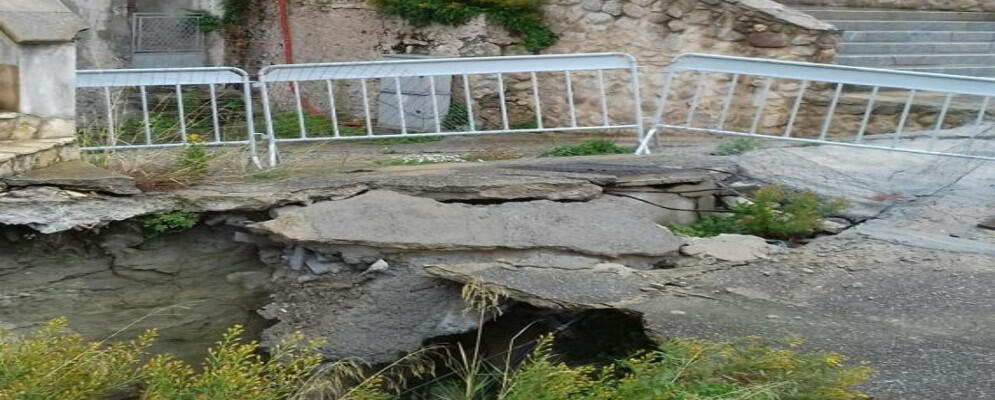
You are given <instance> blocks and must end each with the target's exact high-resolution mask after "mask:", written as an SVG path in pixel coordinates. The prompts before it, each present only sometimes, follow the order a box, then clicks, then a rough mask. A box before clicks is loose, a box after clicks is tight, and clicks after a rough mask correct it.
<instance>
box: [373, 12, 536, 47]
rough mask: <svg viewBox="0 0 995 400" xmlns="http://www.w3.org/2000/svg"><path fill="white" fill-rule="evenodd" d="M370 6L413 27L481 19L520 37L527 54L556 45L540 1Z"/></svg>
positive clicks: (462, 22)
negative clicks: (478, 17)
mask: <svg viewBox="0 0 995 400" xmlns="http://www.w3.org/2000/svg"><path fill="white" fill-rule="evenodd" d="M374 4H376V6H377V7H378V8H379V9H380V11H382V12H384V13H386V14H391V15H397V16H399V17H401V18H403V19H405V20H407V21H408V22H410V23H412V24H414V25H416V26H424V25H428V24H430V23H440V24H447V25H462V24H465V23H467V22H469V21H470V20H472V19H473V18H474V17H476V16H478V15H484V16H486V17H487V19H488V20H490V21H492V22H495V23H498V24H500V25H501V26H503V27H504V28H505V29H507V30H508V32H509V33H511V34H512V35H516V36H519V37H521V38H522V46H524V47H525V48H526V49H528V50H530V51H539V50H542V49H545V48H547V47H549V46H552V45H553V43H556V34H554V33H553V31H552V30H550V29H549V27H548V26H546V24H545V23H543V21H542V18H543V12H542V5H543V2H542V0H374Z"/></svg>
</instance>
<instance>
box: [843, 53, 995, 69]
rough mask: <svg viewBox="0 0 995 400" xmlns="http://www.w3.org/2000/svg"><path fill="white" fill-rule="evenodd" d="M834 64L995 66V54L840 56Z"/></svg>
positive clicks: (884, 66)
mask: <svg viewBox="0 0 995 400" xmlns="http://www.w3.org/2000/svg"><path fill="white" fill-rule="evenodd" d="M836 63H838V64H840V65H853V66H858V67H873V68H900V67H930V66H941V65H950V64H962V65H995V54H906V55H840V56H836Z"/></svg>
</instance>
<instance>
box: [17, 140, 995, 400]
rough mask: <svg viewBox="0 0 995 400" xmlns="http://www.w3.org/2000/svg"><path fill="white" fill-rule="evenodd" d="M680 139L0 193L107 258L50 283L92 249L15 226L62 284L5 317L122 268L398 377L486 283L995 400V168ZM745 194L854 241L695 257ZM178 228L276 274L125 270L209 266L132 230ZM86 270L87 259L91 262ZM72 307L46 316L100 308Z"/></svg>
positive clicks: (571, 306)
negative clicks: (835, 212)
mask: <svg viewBox="0 0 995 400" xmlns="http://www.w3.org/2000/svg"><path fill="white" fill-rule="evenodd" d="M967 140H968V139H962V138H958V136H957V135H956V133H955V132H954V133H952V134H951V135H950V136H949V137H944V138H943V139H942V140H940V141H939V143H938V144H934V145H936V146H938V147H940V148H949V149H957V148H959V147H963V146H965V145H966V144H967V142H966V141H967ZM449 143H450V142H449V141H448V139H447V141H444V142H438V143H420V144H416V145H414V146H416V147H417V148H419V149H422V148H425V147H429V148H434V149H443V150H446V149H452V148H449V147H446V146H448V145H449ZM452 143H455V144H454V145H453V146H455V147H453V148H456V147H460V146H461V144H460V143H464V142H462V141H455V142H452ZM669 143H671V144H676V145H675V146H671V147H667V148H664V149H661V150H659V151H658V152H657V155H654V156H648V157H633V156H606V157H593V158H582V159H569V160H562V159H559V160H558V159H541V160H523V161H500V162H488V163H470V164H458V165H432V166H421V167H403V168H393V169H388V170H382V171H365V170H364V171H361V172H354V173H347V174H344V173H335V174H332V173H330V172H327V171H317V172H316V173H313V174H306V173H297V172H295V174H293V176H286V177H276V178H273V179H266V180H263V181H254V182H248V181H247V182H241V183H227V184H204V185H199V186H194V187H190V188H184V189H179V190H171V191H166V192H161V193H143V194H134V193H133V192H131V190H130V189H129V188H127V187H120V185H121V184H122V183H121V182H117V181H114V182H116V183H114V182H112V183H114V185H111V184H110V183H108V182H103V186H101V185H100V184H98V182H90V185H92V186H90V187H87V186H79V185H76V186H73V187H71V188H68V189H67V188H66V187H67V185H66V184H65V182H62V183H59V184H56V183H51V182H49V183H46V182H45V181H44V180H37V181H35V182H31V183H30V184H28V183H24V182H21V184H25V185H27V186H26V187H12V188H8V189H7V191H6V192H5V193H3V194H2V195H0V207H2V208H0V210H2V212H0V224H5V225H9V226H23V227H30V228H31V229H33V230H35V231H38V232H41V233H45V234H49V235H50V236H49V237H50V238H52V237H57V236H58V235H70V234H69V233H65V232H67V231H72V230H77V231H80V232H77V233H72V234H71V236H73V238H74V240H77V241H79V242H80V243H81V244H80V247H83V248H84V249H86V251H91V252H92V251H96V252H98V253H99V254H103V255H102V256H101V257H107V258H108V259H109V261H107V262H102V263H96V264H94V266H93V267H92V268H91V269H87V270H86V271H84V272H85V274H76V275H70V276H66V275H65V274H63V275H58V274H52V273H51V271H52V270H53V269H55V268H58V267H59V265H58V264H59V263H58V262H56V261H53V260H49V261H47V262H39V261H37V260H38V259H36V258H32V257H31V256H30V255H31V253H30V251H46V252H49V253H52V252H55V254H71V253H59V252H61V251H62V250H52V249H51V248H48V250H31V249H33V247H32V248H28V250H22V249H25V248H26V247H24V245H23V243H25V242H30V241H31V240H33V239H30V238H28V237H27V236H29V234H27V233H25V231H24V229H26V228H17V230H16V232H14V233H13V234H8V235H7V236H8V238H7V239H6V240H8V241H10V242H11V243H12V244H7V245H6V246H7V248H9V249H11V252H15V251H20V252H21V254H20V255H18V256H17V257H10V256H7V255H6V254H5V255H0V272H3V274H4V277H5V281H14V280H16V279H17V278H18V277H19V276H20V275H19V274H25V273H34V274H35V276H43V277H44V276H51V277H52V278H51V279H49V280H48V281H46V280H45V279H39V280H36V281H30V280H29V281H26V282H25V281H20V283H19V284H18V285H15V286H10V285H9V284H7V285H6V287H3V288H2V290H3V296H4V297H3V298H4V301H5V302H6V303H7V304H8V305H11V306H12V307H5V308H4V310H15V311H4V312H0V321H2V322H4V324H6V325H12V326H14V327H25V326H31V325H32V324H33V323H37V321H38V320H41V319H43V318H45V317H46V314H45V313H35V314H32V313H30V312H27V311H26V310H28V308H27V306H26V304H31V302H32V301H34V302H44V301H51V299H52V296H51V295H50V291H49V290H48V289H47V288H48V287H49V286H51V284H52V283H53V282H52V280H55V282H57V283H58V284H59V285H62V286H65V285H70V286H71V290H72V291H73V293H75V296H77V297H76V298H77V299H80V300H85V299H88V298H98V295H99V293H102V291H106V290H107V288H101V287H99V285H95V284H92V282H91V281H89V280H87V277H88V276H91V275H92V276H102V275H101V274H102V273H104V270H105V269H107V270H108V272H107V274H108V276H117V277H122V276H123V277H130V278H132V279H134V278H135V277H137V278H143V279H145V278H144V277H146V276H149V277H154V278H155V279H156V282H162V283H161V285H160V286H172V287H176V288H179V292H180V293H184V296H176V294H175V293H174V292H168V291H164V292H163V294H161V295H160V296H156V300H155V301H148V304H151V305H154V306H156V307H161V306H163V305H166V304H169V303H170V301H172V300H171V299H185V298H191V297H197V296H193V295H191V293H196V292H197V290H198V289H197V287H196V284H197V283H195V282H192V281H191V280H190V278H189V276H191V275H189V274H187V273H186V272H184V271H188V272H190V273H194V274H198V275H197V276H202V277H204V281H205V282H208V283H209V282H215V283H214V284H213V285H214V287H227V286H233V287H236V288H237V290H236V289H225V290H228V291H231V290H235V291H236V293H244V295H235V296H232V295H225V296H228V299H227V300H224V301H226V302H228V303H232V304H238V308H240V309H243V310H244V313H243V316H242V317H239V318H243V319H244V318H247V317H246V315H249V314H254V313H256V312H257V311H258V313H259V314H261V315H262V316H264V317H265V318H267V319H268V320H270V323H271V324H273V325H272V326H270V327H269V328H268V329H267V330H266V331H265V332H264V333H263V337H264V339H266V340H273V339H274V338H276V337H278V336H280V335H281V334H282V333H286V332H289V331H292V330H298V329H301V330H304V331H305V332H308V333H310V334H315V335H322V336H327V337H329V338H330V339H332V340H331V342H330V344H329V346H328V347H326V349H325V351H326V353H327V354H328V355H329V356H330V357H343V356H357V355H358V356H364V357H368V358H371V359H373V360H375V361H385V360H390V359H392V358H394V357H397V356H398V355H399V354H402V353H404V352H407V351H411V350H413V349H415V348H417V347H418V346H420V345H421V344H422V343H423V341H424V340H426V339H429V338H433V337H438V336H444V335H452V334H457V333H460V332H465V331H468V330H472V329H474V328H475V327H476V321H474V320H473V319H470V318H467V317H466V315H465V314H463V312H462V307H463V306H462V301H461V300H460V298H459V283H463V282H468V281H470V280H476V281H482V282H485V283H486V284H489V285H491V286H493V287H498V288H501V289H502V290H504V291H505V292H506V293H507V294H508V295H509V296H510V298H512V299H513V300H515V301H519V302H524V303H529V304H532V305H534V306H537V307H541V308H547V309H563V310H584V309H614V310H621V311H624V312H629V313H635V314H637V315H640V316H641V317H642V319H643V322H644V325H645V329H646V330H647V331H648V333H649V334H650V336H653V337H657V338H665V337H674V336H694V337H706V338H732V337H741V336H745V335H763V336H766V337H771V338H780V337H784V336H786V335H788V334H799V335H801V336H803V337H804V338H805V340H806V345H805V346H807V348H809V349H820V350H831V351H839V352H842V353H844V354H846V355H848V356H849V357H851V358H852V359H855V360H867V361H869V362H870V363H871V364H872V366H873V367H874V368H875V370H876V371H877V374H876V376H875V377H874V378H873V379H872V380H871V381H870V382H869V383H868V384H867V385H866V387H865V389H866V391H867V392H868V393H869V394H870V395H873V396H875V398H878V399H965V398H972V399H973V398H978V399H981V398H991V397H993V396H995V392H993V389H992V388H993V387H995V373H993V371H995V347H993V345H992V343H995V340H993V339H995V334H993V333H992V332H993V331H995V329H993V328H995V289H993V288H995V232H993V231H991V230H986V229H983V228H980V227H977V224H978V223H979V222H981V221H982V220H984V219H985V218H987V217H991V216H992V214H995V163H991V162H983V161H973V160H965V159H954V158H940V157H931V156H921V155H910V154H900V153H890V152H882V151H874V150H860V149H847V148H838V147H830V146H820V147H785V146H783V145H779V146H777V147H774V148H769V149H766V150H758V151H752V152H748V153H746V154H744V155H742V156H739V157H716V156H712V155H710V154H708V153H709V152H710V151H711V150H712V149H714V146H715V144H716V141H714V140H708V139H687V140H676V141H671V142H669ZM973 144H974V145H975V146H979V145H981V146H987V147H992V145H991V144H990V143H988V142H980V143H973ZM927 145H928V144H926V143H923V146H927ZM433 146H435V147H433ZM530 146H531V147H535V145H534V144H529V143H526V145H524V146H522V147H523V148H528V147H530ZM464 147H465V146H464ZM309 154H312V153H309ZM382 155H383V154H381V156H382ZM388 155H389V154H388ZM340 156H341V155H335V157H340ZM377 157H380V156H377ZM374 164H375V163H374ZM366 165H373V164H366ZM298 172H300V171H298ZM739 181H756V182H771V183H780V184H783V185H786V186H788V187H792V188H797V189H806V190H812V191H815V192H817V193H819V194H821V195H823V196H826V197H843V198H846V199H848V200H850V203H851V207H850V208H848V209H847V210H845V212H844V213H842V214H843V215H841V216H843V217H846V218H847V219H848V220H850V221H851V222H852V223H854V224H855V225H854V226H852V227H850V228H849V229H846V230H844V231H843V232H842V233H839V234H837V235H832V236H823V237H820V238H817V239H815V240H813V241H811V242H810V243H808V244H806V245H804V246H800V247H795V248H791V249H785V248H783V247H779V246H772V245H769V244H767V243H764V242H763V241H757V240H754V239H750V238H726V239H728V240H726V241H719V242H696V241H692V240H689V239H686V238H681V237H678V236H676V235H673V234H671V233H670V232H669V231H667V230H666V229H664V228H663V227H662V226H661V225H666V224H669V223H680V222H687V221H689V220H693V218H694V216H695V215H696V214H697V212H698V211H701V210H705V209H711V208H714V203H715V198H714V196H713V194H715V193H719V194H722V193H725V192H726V191H728V190H729V189H728V188H726V187H725V186H726V185H727V184H728V182H739ZM108 185H111V186H108ZM123 185H125V186H127V184H126V183H123ZM55 186H62V188H58V187H55ZM702 193H706V194H707V195H702ZM661 206H662V207H661ZM176 210H183V211H189V212H196V213H202V214H203V215H204V217H203V221H202V222H203V225H206V226H201V227H198V228H196V229H198V230H197V231H196V232H199V233H198V234H199V235H208V233H207V232H210V237H211V238H213V239H211V240H217V239H216V238H217V237H227V238H231V240H232V241H233V242H237V243H238V244H237V245H235V246H234V247H232V249H231V250H230V251H237V252H238V254H242V255H244V254H245V253H246V252H256V253H257V255H258V260H259V262H256V261H255V260H253V261H252V262H249V261H247V260H246V261H244V262H238V263H230V264H229V265H228V268H229V269H226V270H224V271H223V273H221V272H219V273H207V272H203V271H200V270H191V269H178V270H177V269H170V268H168V265H166V266H165V267H164V266H163V265H151V264H156V261H151V260H150V259H142V258H140V257H138V259H142V260H144V262H143V263H137V264H136V263H135V262H130V263H129V262H125V261H127V260H133V261H134V260H136V256H137V255H142V254H153V253H150V252H149V249H150V248H162V247H164V246H165V247H169V246H173V245H174V244H175V245H176V246H190V244H189V243H188V241H184V240H188V239H189V238H190V237H191V236H190V235H189V234H188V233H186V232H179V233H172V234H168V235H166V236H163V237H161V238H157V239H154V240H147V239H145V238H142V237H141V235H140V234H138V236H137V237H136V233H134V232H132V233H130V234H122V233H121V229H123V228H121V226H127V225H128V224H130V222H128V221H129V220H132V219H134V218H135V217H139V216H143V215H148V214H155V213H162V212H170V211H176ZM121 221H124V222H121ZM8 231H11V230H10V229H8ZM12 232H13V231H12ZM59 232H63V233H59ZM115 234H116V235H117V236H114V235H115ZM87 235H89V236H87ZM58 237H63V236H58ZM80 237H82V238H80ZM205 237H207V236H205ZM115 238H116V239H118V241H115V240H114V239H115ZM180 238H187V239H183V240H180ZM15 239H16V240H15ZM122 240H123V242H121V241H122ZM205 240H206V239H205ZM173 241H175V243H173ZM91 242H92V243H95V244H94V245H93V246H96V247H95V248H91V247H93V246H91V247H87V246H88V244H87V243H91ZM19 243H20V244H19ZM73 243H75V242H73ZM171 243H172V244H171ZM197 243H207V242H205V241H197ZM709 246H711V250H710V251H704V252H702V251H701V249H700V248H705V249H706V250H707V249H708V248H709ZM197 248H199V247H197ZM81 251H82V250H81ZM86 251H83V252H82V253H80V255H76V256H75V257H92V254H91V253H87V252H86ZM192 253H194V254H208V253H209V254H208V255H205V256H203V257H200V258H197V259H192V258H190V257H189V256H190V255H189V254H183V253H182V252H176V251H173V252H169V253H168V254H170V255H169V257H172V259H168V257H167V259H165V260H163V259H161V258H160V259H157V260H159V261H161V262H159V264H171V263H177V262H182V263H188V262H191V261H196V262H199V263H201V265H212V264H217V263H226V262H228V261H227V259H226V258H225V256H224V255H223V254H220V255H219V254H218V252H207V251H206V250H203V251H196V252H192ZM88 254H89V255H88ZM690 254H697V255H695V256H690ZM63 261H65V260H63ZM139 264H142V265H139ZM136 271H137V272H136ZM180 277H182V278H180ZM260 277H262V279H260ZM267 277H268V278H267ZM222 282H226V283H224V284H221V283H222ZM226 285H227V286H226ZM62 286H60V287H62ZM67 290H68V289H67ZM260 290H265V291H267V292H268V293H269V294H270V295H269V298H268V299H267V301H266V302H265V303H266V304H265V305H257V304H256V303H257V300H256V299H257V298H258V293H259V291H260ZM46 296H48V297H46ZM135 296H136V297H138V298H145V297H146V296H141V295H139V294H136V295H135ZM169 296H174V297H169ZM46 299H48V300H46ZM198 300H201V301H203V300H204V299H198ZM122 301H123V300H122ZM207 301H210V299H207ZM60 304H61V305H60V306H59V307H50V308H49V309H48V311H46V312H48V313H54V312H56V311H65V310H69V311H73V310H77V309H78V310H79V311H81V312H83V311H85V310H87V307H86V305H85V304H80V305H79V306H78V308H76V309H74V308H73V306H72V304H65V303H60ZM101 304H103V303H101ZM114 306H115V305H113V304H112V305H108V306H107V307H110V308H113V307H114ZM257 306H258V309H253V307H257ZM132 307H135V308H140V307H139V306H134V305H132ZM77 314H78V313H77ZM228 314H229V315H232V314H237V313H232V312H228ZM236 320H238V318H236ZM204 321H205V320H204V319H194V320H191V321H187V322H185V323H180V324H178V325H183V326H187V327H189V326H190V324H196V323H204ZM184 324H186V325H184ZM108 329H110V328H108Z"/></svg>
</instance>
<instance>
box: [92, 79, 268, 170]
mask: <svg viewBox="0 0 995 400" xmlns="http://www.w3.org/2000/svg"><path fill="white" fill-rule="evenodd" d="M76 87H77V88H78V89H80V90H78V93H77V98H78V99H79V101H81V102H92V103H97V104H99V105H97V104H94V106H93V107H89V109H90V111H94V110H96V109H102V112H95V113H92V114H86V113H78V114H79V117H78V118H77V119H78V120H82V123H81V124H80V130H81V135H82V136H83V137H82V138H81V142H82V148H83V150H91V151H92V150H117V149H137V148H146V149H147V148H162V147H175V146H183V145H187V144H191V143H198V144H203V145H212V146H216V145H248V146H249V150H250V152H251V154H252V156H251V157H252V162H253V163H254V164H255V165H256V166H261V164H260V162H259V158H258V156H257V155H256V142H255V126H254V125H255V123H254V121H253V112H252V90H251V82H250V80H249V75H248V74H247V73H246V72H245V71H243V70H241V69H238V68H229V67H209V68H164V69H130V70H129V69H119V70H85V71H79V72H77V74H76ZM87 91H95V93H87ZM136 95H137V98H135V96H136ZM205 95H206V99H205V98H202V96H205ZM194 97H196V99H194ZM222 100H224V101H225V102H230V103H231V104H222ZM101 103H102V104H101Z"/></svg>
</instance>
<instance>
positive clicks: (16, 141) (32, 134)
mask: <svg viewBox="0 0 995 400" xmlns="http://www.w3.org/2000/svg"><path fill="white" fill-rule="evenodd" d="M62 131H64V129H63V127H60V128H56V129H51V128H50V127H46V126H45V125H44V123H43V122H42V120H41V119H40V118H36V117H31V116H23V115H20V114H17V113H12V112H0V178H2V177H6V176H11V175H17V174H22V173H25V172H28V171H30V170H32V169H35V168H43V167H47V166H50V165H53V164H56V163H60V162H64V161H72V160H76V159H79V157H80V154H79V147H78V146H77V145H76V138H75V137H73V136H71V135H70V136H66V135H64V134H63V132H62ZM53 132H54V133H55V134H52V133H53ZM0 186H2V185H0ZM0 189H2V187H0Z"/></svg>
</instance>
